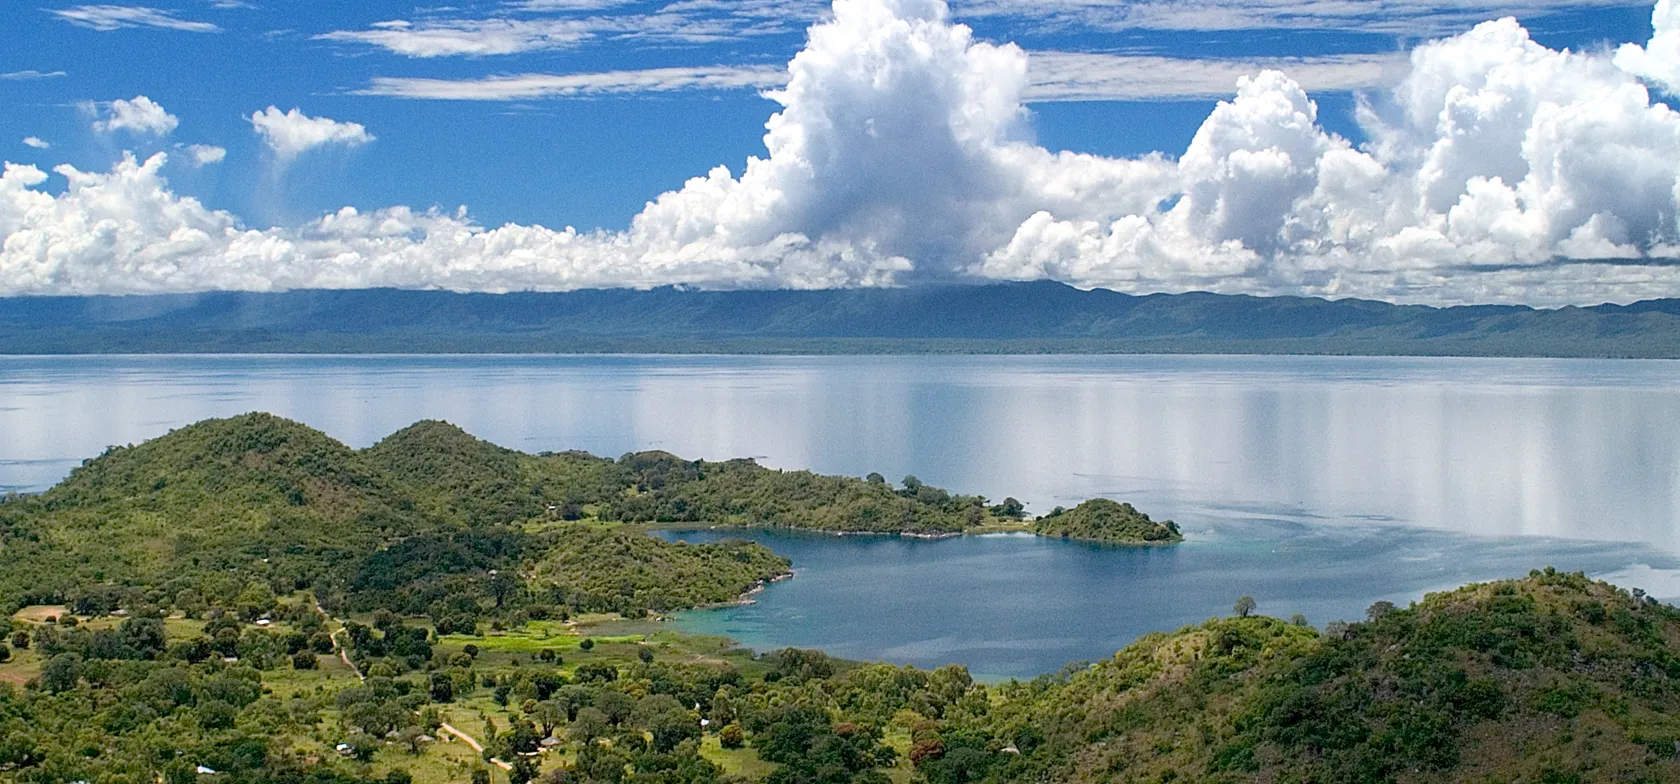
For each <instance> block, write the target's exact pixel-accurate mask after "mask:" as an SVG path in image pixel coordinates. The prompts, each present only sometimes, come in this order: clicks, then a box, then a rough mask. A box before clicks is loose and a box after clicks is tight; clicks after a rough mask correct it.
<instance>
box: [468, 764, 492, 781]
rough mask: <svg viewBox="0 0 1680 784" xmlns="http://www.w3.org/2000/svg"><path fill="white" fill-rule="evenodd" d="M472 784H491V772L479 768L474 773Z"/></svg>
mask: <svg viewBox="0 0 1680 784" xmlns="http://www.w3.org/2000/svg"><path fill="white" fill-rule="evenodd" d="M472 784H490V771H488V770H485V769H484V768H477V769H475V770H474V771H473V772H472Z"/></svg>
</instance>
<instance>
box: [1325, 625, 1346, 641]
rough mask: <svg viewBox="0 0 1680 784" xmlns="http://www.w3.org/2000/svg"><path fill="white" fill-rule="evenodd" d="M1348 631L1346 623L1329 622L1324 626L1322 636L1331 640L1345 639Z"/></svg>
mask: <svg viewBox="0 0 1680 784" xmlns="http://www.w3.org/2000/svg"><path fill="white" fill-rule="evenodd" d="M1348 631H1349V627H1348V624H1347V621H1331V622H1329V623H1327V624H1324V636H1325V637H1328V638H1330V639H1332V640H1345V639H1347V635H1348Z"/></svg>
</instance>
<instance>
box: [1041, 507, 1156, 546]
mask: <svg viewBox="0 0 1680 784" xmlns="http://www.w3.org/2000/svg"><path fill="white" fill-rule="evenodd" d="M1033 530H1034V531H1036V532H1038V533H1039V534H1042V535H1044V536H1059V537H1062V538H1064V539H1081V540H1085V541H1091V542H1133V543H1145V544H1168V543H1171V542H1182V541H1184V536H1183V534H1180V533H1179V531H1178V525H1177V524H1175V523H1174V522H1173V521H1171V520H1167V521H1165V522H1160V523H1157V522H1155V521H1153V520H1150V519H1149V515H1147V514H1144V513H1143V512H1139V511H1138V510H1137V509H1136V508H1134V507H1133V506H1132V505H1131V504H1123V503H1118V502H1116V501H1112V500H1109V499H1107V498H1093V499H1091V500H1089V501H1086V502H1085V503H1082V504H1080V505H1078V506H1076V507H1074V508H1073V509H1071V510H1066V511H1064V510H1063V509H1062V508H1061V507H1057V508H1055V509H1052V510H1050V513H1049V514H1047V515H1045V516H1043V517H1040V518H1039V519H1038V520H1037V521H1036V522H1034V523H1033Z"/></svg>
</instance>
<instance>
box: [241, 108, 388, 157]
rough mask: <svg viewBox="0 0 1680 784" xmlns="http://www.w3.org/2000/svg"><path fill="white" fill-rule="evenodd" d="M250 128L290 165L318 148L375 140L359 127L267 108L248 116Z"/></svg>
mask: <svg viewBox="0 0 1680 784" xmlns="http://www.w3.org/2000/svg"><path fill="white" fill-rule="evenodd" d="M251 127H252V128H255V129H256V131H257V135H259V136H261V137H262V139H263V142H264V143H266V144H267V145H268V148H269V149H270V150H273V151H274V154H275V155H276V156H278V157H279V158H280V160H281V161H291V160H292V159H294V158H296V157H297V156H298V155H300V154H302V153H304V152H306V151H308V150H313V149H315V148H317V147H325V146H328V145H341V146H345V147H359V146H361V145H364V144H367V143H368V142H371V141H373V140H374V136H373V134H370V133H368V131H367V128H364V127H362V124H361V123H353V122H339V121H337V120H334V119H332V118H330V117H310V116H309V115H306V114H304V113H303V112H301V111H299V110H298V109H297V108H296V107H293V108H292V110H291V111H287V112H282V111H280V109H279V108H277V107H274V106H270V107H268V108H267V109H264V110H262V111H260V112H252V113H251Z"/></svg>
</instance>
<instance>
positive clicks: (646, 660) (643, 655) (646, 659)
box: [636, 646, 653, 664]
mask: <svg viewBox="0 0 1680 784" xmlns="http://www.w3.org/2000/svg"><path fill="white" fill-rule="evenodd" d="M636 658H638V659H641V660H642V663H643V664H652V663H653V649H652V648H648V647H645V646H644V647H643V648H642V649H641V650H639V651H636Z"/></svg>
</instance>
